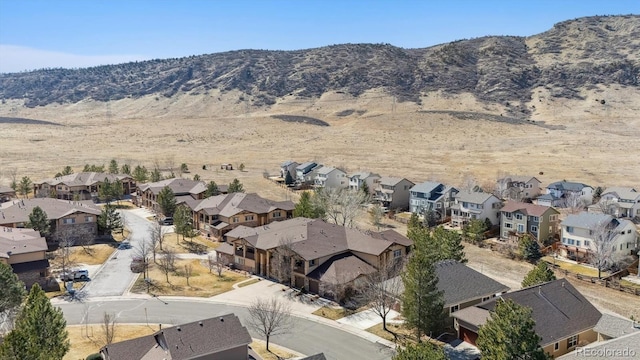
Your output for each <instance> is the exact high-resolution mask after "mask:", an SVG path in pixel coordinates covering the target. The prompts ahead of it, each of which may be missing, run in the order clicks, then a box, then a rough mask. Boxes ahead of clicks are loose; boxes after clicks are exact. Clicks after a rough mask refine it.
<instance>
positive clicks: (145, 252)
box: [133, 239, 155, 278]
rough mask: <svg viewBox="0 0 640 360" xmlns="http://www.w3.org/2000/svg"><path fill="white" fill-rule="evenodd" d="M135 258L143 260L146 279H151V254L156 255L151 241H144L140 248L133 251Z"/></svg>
mask: <svg viewBox="0 0 640 360" xmlns="http://www.w3.org/2000/svg"><path fill="white" fill-rule="evenodd" d="M133 253H134V256H136V257H139V258H141V259H142V264H143V267H144V269H143V271H144V277H145V278H148V277H149V257H150V256H151V254H153V253H155V251H154V248H153V245H152V244H151V240H149V239H143V240H142V241H141V242H140V244H139V245H138V247H136V248H135V250H134V251H133Z"/></svg>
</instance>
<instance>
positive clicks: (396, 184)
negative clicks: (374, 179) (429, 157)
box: [373, 176, 415, 210]
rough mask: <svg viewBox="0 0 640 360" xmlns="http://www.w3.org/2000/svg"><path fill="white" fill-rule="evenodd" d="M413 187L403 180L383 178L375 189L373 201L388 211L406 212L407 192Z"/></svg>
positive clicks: (410, 183) (407, 206)
mask: <svg viewBox="0 0 640 360" xmlns="http://www.w3.org/2000/svg"><path fill="white" fill-rule="evenodd" d="M414 185H415V184H414V183H412V182H411V181H409V180H407V179H405V178H397V177H388V176H383V177H381V178H380V180H379V181H378V186H376V188H375V192H374V195H373V200H375V201H378V202H380V204H381V205H382V206H384V207H386V208H388V209H390V210H394V209H399V210H406V209H408V208H409V194H410V191H409V190H410V189H411V187H412V186H414Z"/></svg>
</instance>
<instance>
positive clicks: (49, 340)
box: [0, 284, 70, 360]
mask: <svg viewBox="0 0 640 360" xmlns="http://www.w3.org/2000/svg"><path fill="white" fill-rule="evenodd" d="M66 326H67V322H66V321H65V319H64V316H63V314H62V310H60V309H59V308H54V307H53V306H52V305H51V302H50V301H49V299H48V298H47V296H46V295H45V293H44V291H42V289H41V288H40V286H39V285H38V284H35V285H33V287H31V291H30V292H29V296H28V297H27V300H26V302H25V304H24V306H23V308H22V309H21V311H20V314H19V315H18V318H17V320H16V325H15V328H14V329H13V331H11V332H10V333H9V334H8V335H7V336H6V337H5V339H4V342H3V343H2V344H1V345H0V358H1V359H6V360H23V359H29V360H62V358H63V357H64V355H65V354H66V353H67V352H68V351H69V347H70V344H69V338H68V333H67V330H66Z"/></svg>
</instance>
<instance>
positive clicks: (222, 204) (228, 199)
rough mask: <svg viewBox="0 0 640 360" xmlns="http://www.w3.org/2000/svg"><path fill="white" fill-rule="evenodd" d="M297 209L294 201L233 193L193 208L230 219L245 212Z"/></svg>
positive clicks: (205, 200) (203, 202)
mask: <svg viewBox="0 0 640 360" xmlns="http://www.w3.org/2000/svg"><path fill="white" fill-rule="evenodd" d="M295 207H296V206H295V204H294V203H293V202H292V201H273V200H269V199H265V198H262V197H260V196H258V194H255V193H249V194H245V193H231V194H222V195H216V196H211V197H208V198H206V199H202V200H200V202H198V203H197V204H196V205H195V206H194V207H193V211H196V212H198V211H203V212H204V213H205V214H207V215H221V216H225V217H230V216H233V215H236V214H239V213H241V212H243V211H248V212H252V213H255V214H266V213H269V212H271V211H274V210H278V209H280V210H284V211H291V210H293V209H294V208H295Z"/></svg>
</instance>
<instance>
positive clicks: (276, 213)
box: [273, 211, 281, 217]
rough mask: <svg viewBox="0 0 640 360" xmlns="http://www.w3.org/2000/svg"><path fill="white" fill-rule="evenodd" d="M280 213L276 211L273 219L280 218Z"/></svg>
mask: <svg viewBox="0 0 640 360" xmlns="http://www.w3.org/2000/svg"><path fill="white" fill-rule="evenodd" d="M280 216H281V215H280V211H274V212H273V217H280Z"/></svg>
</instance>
